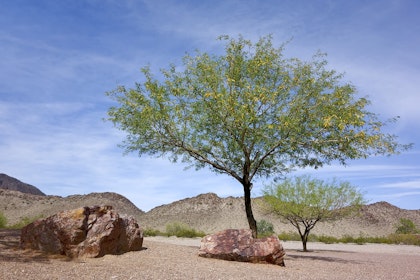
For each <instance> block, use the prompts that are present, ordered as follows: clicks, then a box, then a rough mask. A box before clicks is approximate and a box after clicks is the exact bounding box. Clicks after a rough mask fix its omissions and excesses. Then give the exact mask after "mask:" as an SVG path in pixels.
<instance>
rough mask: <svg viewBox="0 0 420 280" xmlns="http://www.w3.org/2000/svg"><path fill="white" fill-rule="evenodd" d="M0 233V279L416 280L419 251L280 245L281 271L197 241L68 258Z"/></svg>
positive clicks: (155, 241)
mask: <svg viewBox="0 0 420 280" xmlns="http://www.w3.org/2000/svg"><path fill="white" fill-rule="evenodd" d="M18 244H19V234H18V233H17V232H16V231H4V230H3V231H1V230H0V263H1V265H0V279H41V280H43V279H78V280H79V279H292V280H293V279H369V280H372V279H398V280H402V279H408V280H410V279H413V280H414V279H415V280H418V279H420V266H419V264H420V247H417V246H403V245H381V244H367V245H353V244H322V243H308V248H309V249H311V250H313V251H312V252H308V253H303V252H300V251H299V249H300V248H301V244H300V242H290V241H288V242H284V243H283V244H284V247H285V249H286V258H285V262H286V267H280V266H275V265H268V264H250V263H239V262H229V261H221V260H215V259H206V258H200V257H198V246H199V244H200V239H187V238H165V237H146V238H145V240H144V250H142V251H138V252H129V253H126V254H123V255H119V256H113V255H107V256H105V257H102V258H97V259H78V260H68V259H66V258H64V257H57V256H48V255H45V254H42V253H39V252H33V251H23V250H20V249H19V247H18Z"/></svg>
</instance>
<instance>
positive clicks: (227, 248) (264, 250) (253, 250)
mask: <svg viewBox="0 0 420 280" xmlns="http://www.w3.org/2000/svg"><path fill="white" fill-rule="evenodd" d="M284 255H285V252H284V250H283V246H282V245H281V244H280V240H279V239H278V237H277V236H270V237H266V238H261V239H254V238H253V237H252V231H251V230H249V229H227V230H224V231H221V232H218V233H215V234H212V235H207V236H205V237H203V239H202V240H201V246H200V250H199V256H201V257H207V258H216V259H222V260H228V261H240V262H252V263H270V264H277V265H280V266H284V260H283V257H284Z"/></svg>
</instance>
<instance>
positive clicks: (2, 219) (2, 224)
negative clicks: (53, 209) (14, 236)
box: [0, 212, 43, 229]
mask: <svg viewBox="0 0 420 280" xmlns="http://www.w3.org/2000/svg"><path fill="white" fill-rule="evenodd" d="M42 217H43V216H42V215H37V216H34V217H26V216H25V217H22V219H21V220H20V221H19V222H17V223H15V224H12V225H8V220H7V217H6V216H5V215H4V214H3V213H2V212H0V228H7V229H21V228H23V227H24V226H26V225H29V224H30V223H32V222H34V221H36V220H38V219H40V218H42Z"/></svg>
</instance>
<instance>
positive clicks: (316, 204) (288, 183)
mask: <svg viewBox="0 0 420 280" xmlns="http://www.w3.org/2000/svg"><path fill="white" fill-rule="evenodd" d="M263 193H264V200H263V202H264V205H263V206H264V207H265V209H266V211H268V212H272V213H274V214H275V215H277V216H278V217H279V218H281V219H284V220H285V221H286V222H289V223H291V224H292V225H293V226H294V227H295V228H296V229H297V231H298V233H299V236H300V239H301V241H302V245H303V251H307V248H306V243H307V242H308V238H309V234H310V232H311V230H312V229H313V228H314V227H315V225H316V224H317V223H318V222H320V221H334V220H337V219H340V218H342V217H345V216H349V215H350V214H352V213H356V212H357V211H358V210H359V209H360V208H361V207H362V204H363V203H364V200H363V195H362V194H361V193H360V192H359V191H358V190H357V189H356V188H355V187H353V186H351V185H350V183H348V182H336V181H335V180H334V181H331V182H327V181H322V180H319V179H314V178H311V177H310V176H300V177H295V178H293V179H289V178H288V179H285V180H283V181H282V182H281V183H277V184H272V185H269V186H266V187H265V189H264V190H263Z"/></svg>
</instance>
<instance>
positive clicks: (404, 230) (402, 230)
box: [395, 218, 420, 234]
mask: <svg viewBox="0 0 420 280" xmlns="http://www.w3.org/2000/svg"><path fill="white" fill-rule="evenodd" d="M395 233H399V234H410V233H411V234H415V233H420V230H419V229H417V228H416V225H415V224H414V222H413V221H411V220H410V219H405V218H401V219H400V222H399V224H398V225H397V230H396V231H395Z"/></svg>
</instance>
